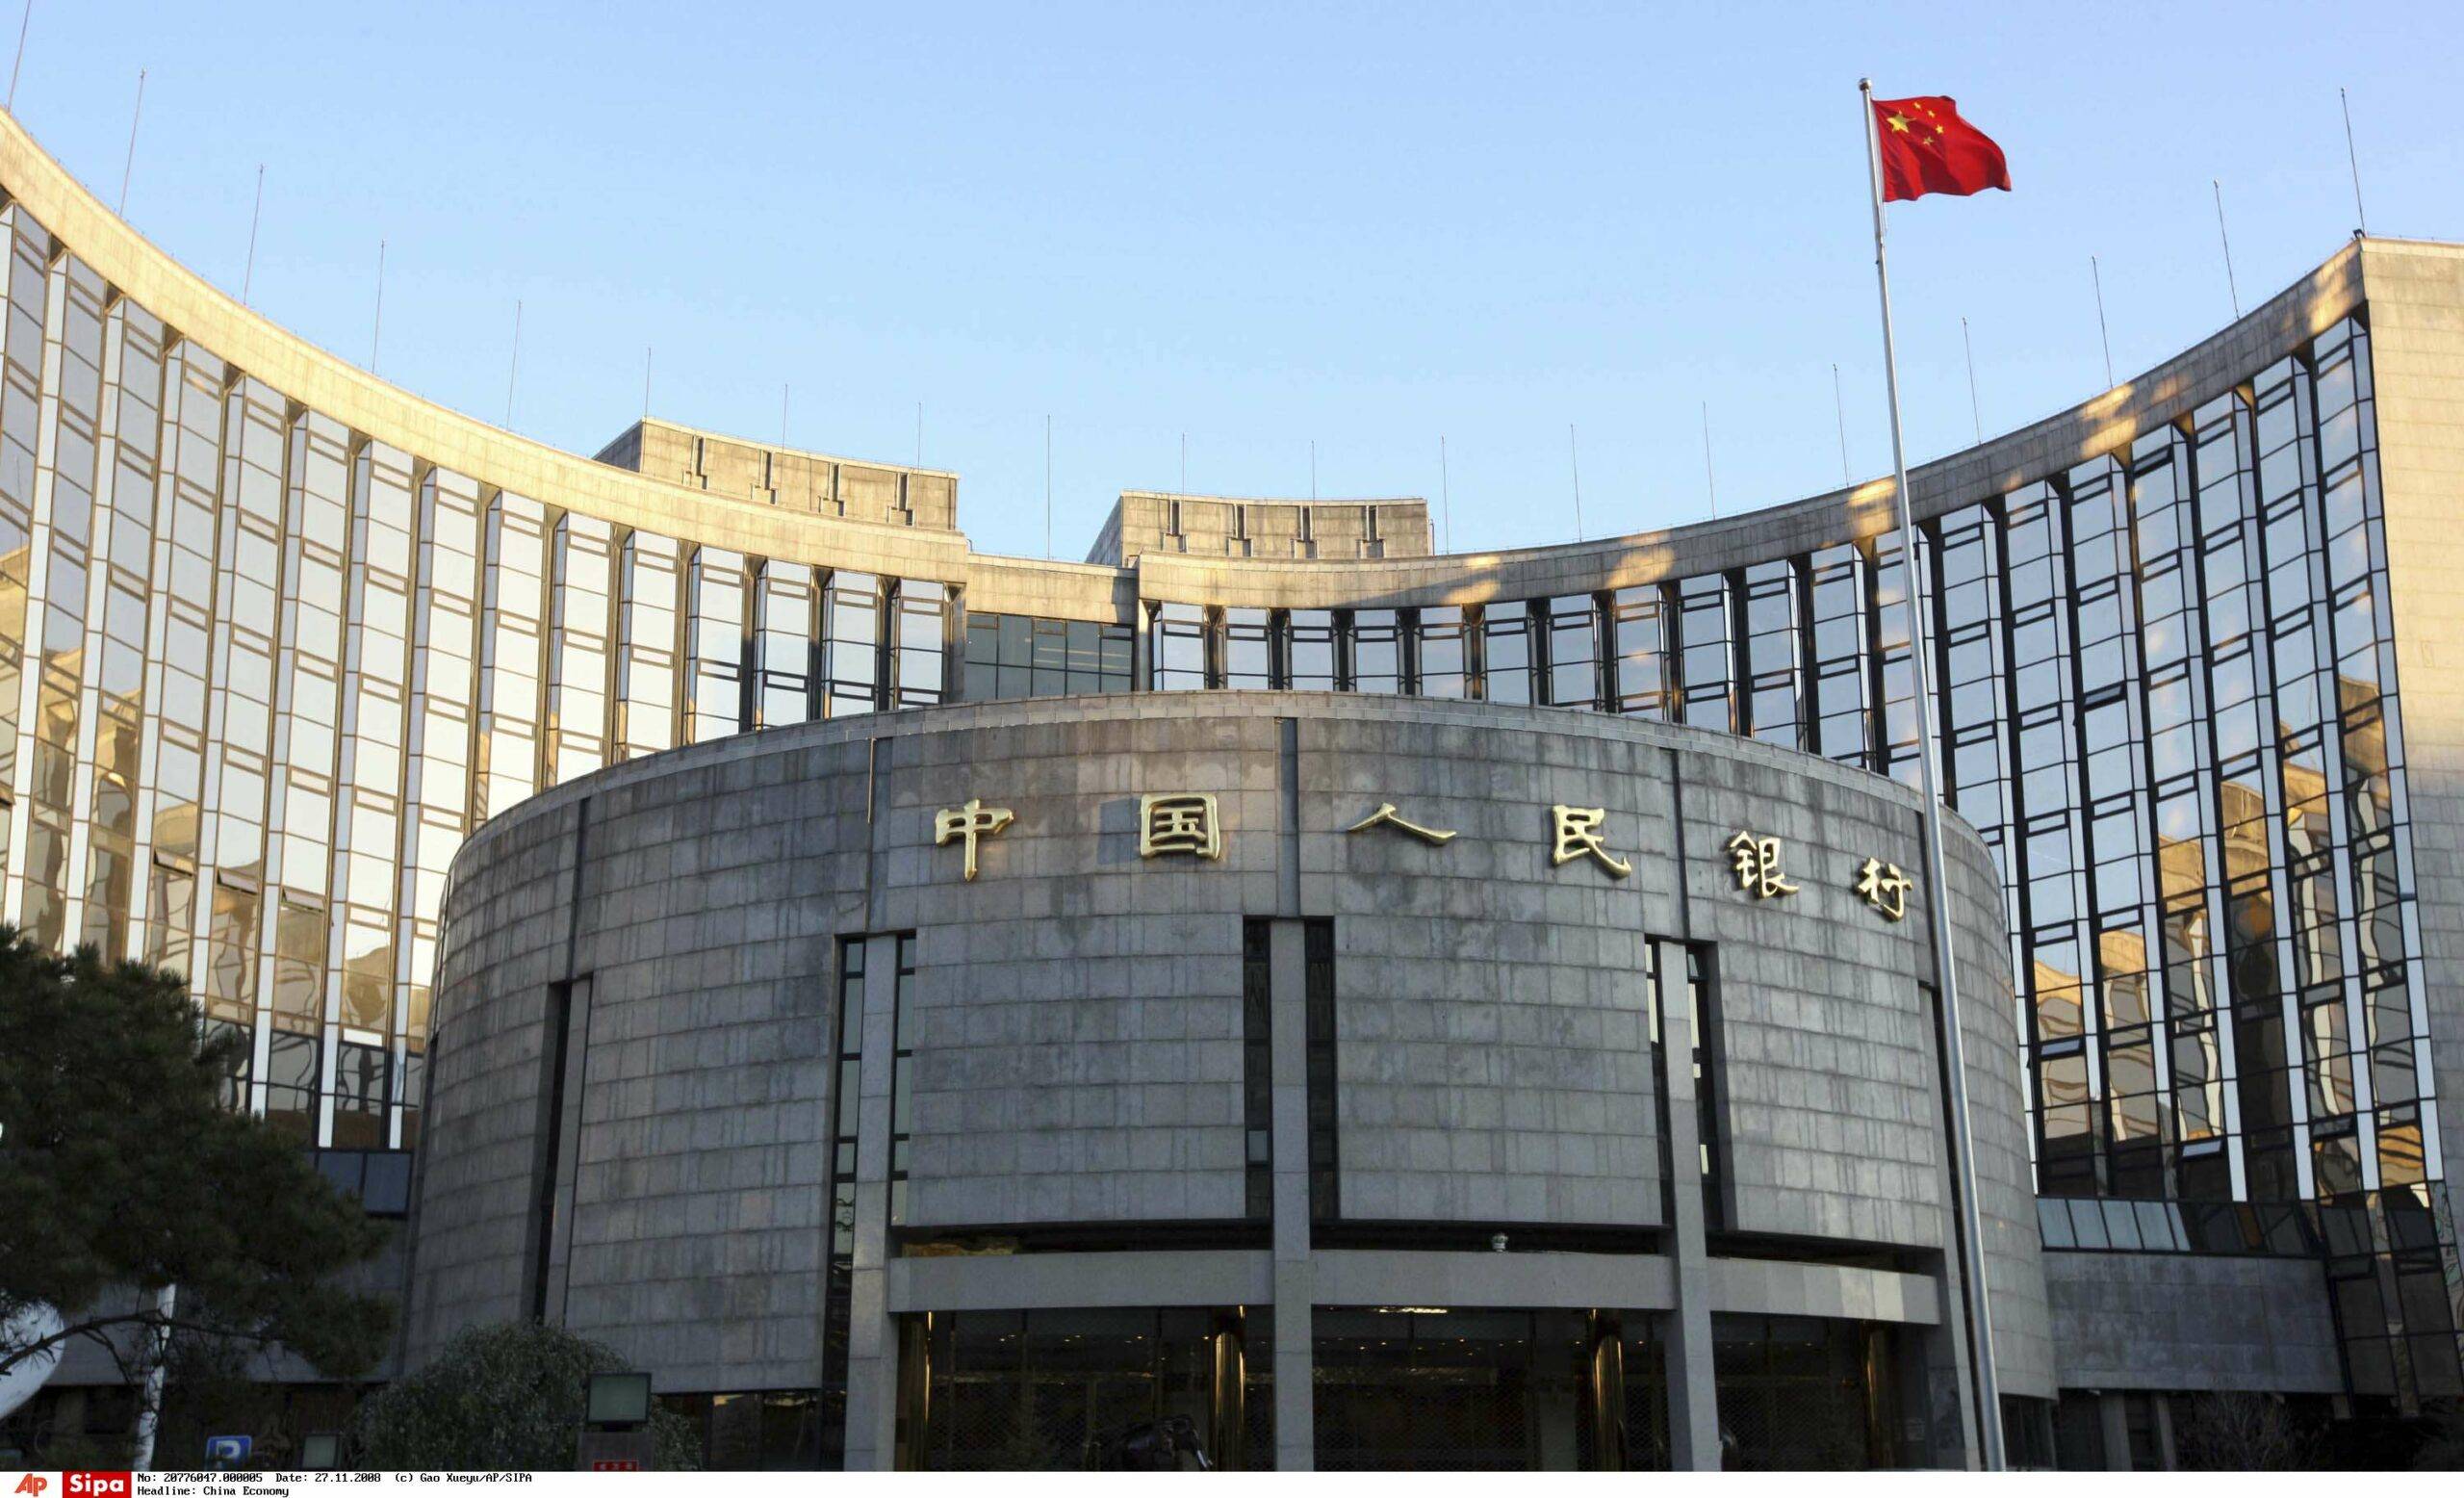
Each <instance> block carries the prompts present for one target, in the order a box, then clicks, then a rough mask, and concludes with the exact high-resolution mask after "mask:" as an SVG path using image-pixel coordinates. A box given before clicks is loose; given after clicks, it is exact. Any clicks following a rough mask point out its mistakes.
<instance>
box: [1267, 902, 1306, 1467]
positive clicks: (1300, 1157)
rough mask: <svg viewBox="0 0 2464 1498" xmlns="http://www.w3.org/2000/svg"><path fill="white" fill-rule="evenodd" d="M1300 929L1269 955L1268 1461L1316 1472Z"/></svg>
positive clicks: (1283, 927)
mask: <svg viewBox="0 0 2464 1498" xmlns="http://www.w3.org/2000/svg"><path fill="white" fill-rule="evenodd" d="M1303 931H1304V928H1303V927H1302V925H1301V923H1300V922H1299V921H1296V920H1278V921H1276V922H1275V923H1274V926H1273V928H1272V930H1271V932H1270V939H1269V945H1268V948H1267V961H1268V983H1269V985H1270V994H1272V1009H1271V1019H1270V1033H1271V1037H1272V1046H1271V1048H1272V1050H1273V1052H1274V1459H1275V1466H1276V1467H1277V1468H1278V1469H1279V1470H1281V1471H1285V1472H1309V1471H1314V1470H1316V1466H1317V1453H1318V1434H1317V1433H1318V1420H1317V1404H1316V1399H1317V1387H1316V1385H1317V1366H1318V1362H1317V1356H1316V1348H1315V1346H1314V1345H1313V1344H1314V1338H1315V1333H1314V1330H1313V1317H1312V1311H1313V1309H1314V1307H1315V1304H1316V1301H1317V1279H1316V1276H1315V1274H1314V1273H1313V1271H1312V1270H1311V1268H1310V1263H1309V1050H1308V1040H1309V1000H1308V982H1309V965H1308V948H1307V946H1306V941H1305V937H1304V935H1303Z"/></svg>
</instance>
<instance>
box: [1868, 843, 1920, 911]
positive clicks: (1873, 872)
mask: <svg viewBox="0 0 2464 1498" xmlns="http://www.w3.org/2000/svg"><path fill="white" fill-rule="evenodd" d="M1915 888H1916V881H1915V880H1913V879H1911V878H1910V877H1908V876H1907V875H1906V874H1904V873H1901V872H1900V871H1899V865H1897V864H1886V863H1884V862H1883V861H1882V860H1881V859H1878V858H1869V859H1867V860H1865V864H1864V866H1863V867H1862V868H1860V869H1858V870H1857V884H1856V891H1857V893H1858V895H1859V896H1860V897H1861V898H1862V899H1863V900H1864V902H1865V903H1866V904H1868V905H1870V906H1872V907H1873V908H1874V909H1876V910H1878V911H1881V912H1882V913H1883V918H1884V919H1885V920H1905V919H1907V918H1908V891H1911V890H1913V889H1915Z"/></svg>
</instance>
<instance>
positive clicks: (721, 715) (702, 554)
mask: <svg viewBox="0 0 2464 1498" xmlns="http://www.w3.org/2000/svg"><path fill="white" fill-rule="evenodd" d="M745 584H746V572H745V559H744V557H743V556H742V555H739V554H737V553H735V552H728V551H721V550H719V549H718V548H717V547H711V546H704V547H697V548H695V550H694V553H693V577H692V612H691V615H690V618H691V627H690V631H689V633H688V635H687V641H686V647H685V653H686V666H685V675H686V681H687V687H686V705H685V732H684V736H685V740H686V741H687V742H689V743H697V744H698V743H706V742H707V741H708V740H710V739H713V738H724V737H726V736H728V735H730V734H734V733H738V732H741V731H742V728H743V726H744V719H745V714H746V709H745V703H744V653H745V637H744V635H745Z"/></svg>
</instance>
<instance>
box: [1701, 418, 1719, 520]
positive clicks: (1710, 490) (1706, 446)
mask: <svg viewBox="0 0 2464 1498" xmlns="http://www.w3.org/2000/svg"><path fill="white" fill-rule="evenodd" d="M1703 489H1704V492H1705V493H1707V494H1708V495H1710V497H1711V518H1712V519H1713V520H1717V519H1719V518H1720V481H1719V479H1717V478H1714V477H1712V474H1711V402H1709V401H1708V400H1706V401H1704V402H1703Z"/></svg>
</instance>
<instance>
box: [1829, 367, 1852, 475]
mask: <svg viewBox="0 0 2464 1498" xmlns="http://www.w3.org/2000/svg"><path fill="white" fill-rule="evenodd" d="M1831 410H1832V414H1833V415H1834V416H1836V417H1837V418H1838V419H1839V486H1840V487H1841V488H1843V489H1845V488H1847V487H1849V486H1850V485H1852V484H1854V483H1855V482H1856V481H1857V480H1856V479H1855V478H1851V477H1849V474H1848V398H1847V397H1846V396H1843V395H1841V394H1840V393H1839V366H1838V365H1837V364H1833V365H1832V366H1831Z"/></svg>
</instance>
